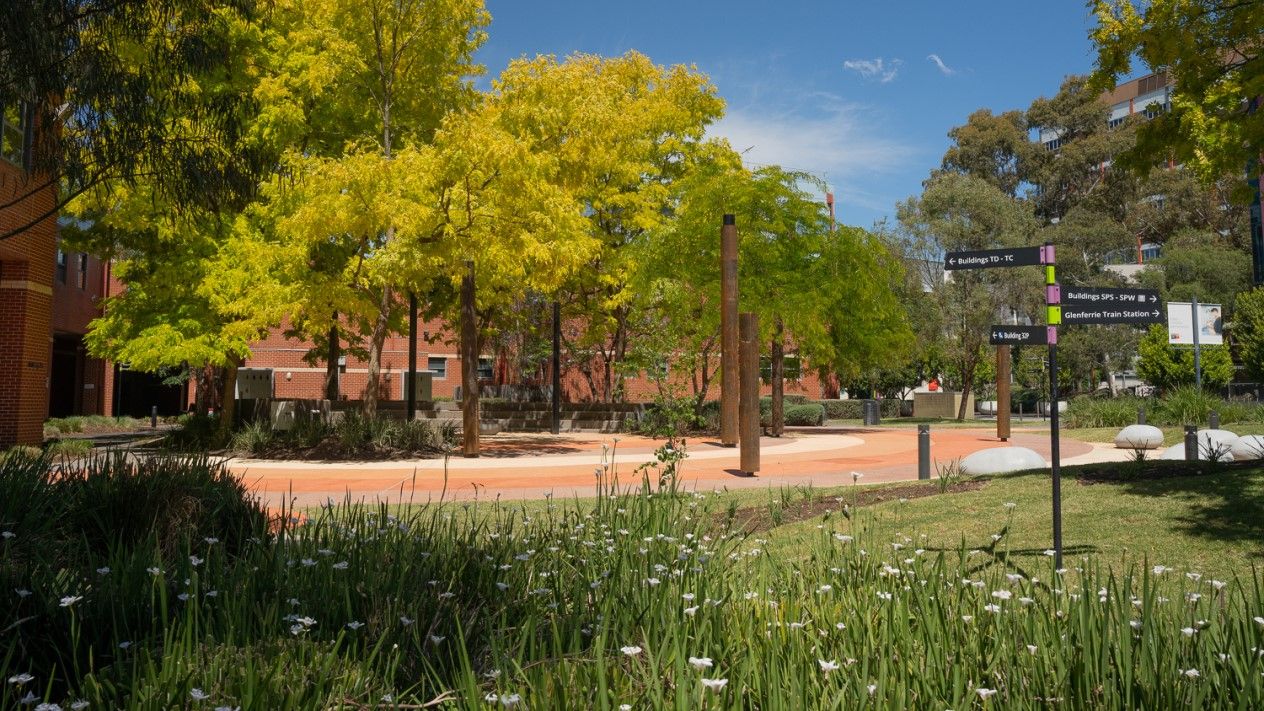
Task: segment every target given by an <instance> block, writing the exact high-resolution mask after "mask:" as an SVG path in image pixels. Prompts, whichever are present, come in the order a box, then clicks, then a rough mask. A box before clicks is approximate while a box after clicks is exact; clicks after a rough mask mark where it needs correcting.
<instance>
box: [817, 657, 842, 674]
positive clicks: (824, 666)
mask: <svg viewBox="0 0 1264 711" xmlns="http://www.w3.org/2000/svg"><path fill="white" fill-rule="evenodd" d="M816 663H817V664H820V665H821V671H823V672H825V673H826V674H828V673H830V672H832V671H836V670H837V669H838V662H834V661H830V662H827V661H825V660H824V659H818V660H816Z"/></svg>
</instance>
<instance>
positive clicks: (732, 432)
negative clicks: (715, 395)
mask: <svg viewBox="0 0 1264 711" xmlns="http://www.w3.org/2000/svg"><path fill="white" fill-rule="evenodd" d="M737 330H738V326H737V221H736V219H735V218H734V216H733V215H725V216H724V225H723V226H722V227H721V228H720V444H722V445H723V446H725V447H734V446H737V440H738V435H739V433H738V414H737V410H738V398H739V394H738V392H739V390H740V384H739V378H740V376H739V372H740V370H741V369H740V367H739V363H738V359H739V358H740V354H739V353H738V343H737V342H738V335H737Z"/></svg>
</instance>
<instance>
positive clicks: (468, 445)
mask: <svg viewBox="0 0 1264 711" xmlns="http://www.w3.org/2000/svg"><path fill="white" fill-rule="evenodd" d="M465 268H466V270H467V271H468V273H467V274H466V275H465V276H464V277H462V278H461V429H462V435H463V436H462V440H463V449H462V453H463V454H464V455H465V456H466V457H477V456H478V434H479V432H478V428H479V416H478V317H477V314H476V313H475V311H474V262H470V261H467V262H466V263H465Z"/></svg>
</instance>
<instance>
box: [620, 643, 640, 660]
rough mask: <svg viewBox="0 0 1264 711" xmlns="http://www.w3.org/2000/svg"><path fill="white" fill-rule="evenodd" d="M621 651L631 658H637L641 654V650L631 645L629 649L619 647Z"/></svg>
mask: <svg viewBox="0 0 1264 711" xmlns="http://www.w3.org/2000/svg"><path fill="white" fill-rule="evenodd" d="M619 651H620V652H623V653H624V654H626V655H628V656H629V657H635V656H636V655H638V654H640V653H641V648H640V647H638V646H636V645H629V646H627V647H619Z"/></svg>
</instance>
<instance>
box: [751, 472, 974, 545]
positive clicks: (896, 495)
mask: <svg viewBox="0 0 1264 711" xmlns="http://www.w3.org/2000/svg"><path fill="white" fill-rule="evenodd" d="M984 486H987V482H986V481H984V480H977V479H976V480H971V481H960V482H957V483H955V484H950V485H949V486H948V487H947V488H946V489H940V486H939V484H937V483H930V484H921V483H919V484H909V485H906V486H894V487H883V488H881V489H877V488H872V487H857V490H856V491H854V492H847V493H843V494H836V495H833V496H821V497H817V498H815V499H810V500H807V501H802V500H801V501H796V502H794V503H793V504H791V505H790V506H788V507H786V508H785V509H782V511H781V516H780V520H779V521H777V522H774V521H773V518H772V514H771V513H769V511H768V507H766V506H754V507H751V508H744V509H738V510H737V511H736V513H735V514H734V516H733V527H734V529H735V530H737V531H742V532H745V533H758V532H760V531H767V530H769V529H771V528H774V527H776V526H784V525H785V524H787V523H795V522H798V521H806V520H808V519H811V518H816V517H817V516H822V515H824V514H825V513H826V512H828V511H840V510H842V508H843V506H844V505H847V506H852V507H857V508H858V507H861V506H872V505H873V504H880V503H883V502H886V501H898V500H900V499H920V498H922V497H925V496H938V495H940V494H960V493H962V492H966V491H976V490H978V489H982V488H983V487H984ZM840 498H841V499H842V501H841V502H840V501H839V499H840Z"/></svg>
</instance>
